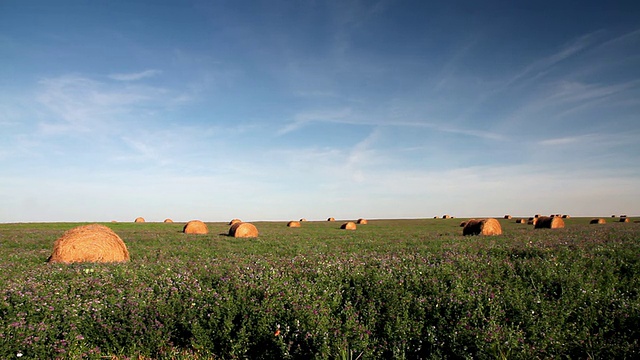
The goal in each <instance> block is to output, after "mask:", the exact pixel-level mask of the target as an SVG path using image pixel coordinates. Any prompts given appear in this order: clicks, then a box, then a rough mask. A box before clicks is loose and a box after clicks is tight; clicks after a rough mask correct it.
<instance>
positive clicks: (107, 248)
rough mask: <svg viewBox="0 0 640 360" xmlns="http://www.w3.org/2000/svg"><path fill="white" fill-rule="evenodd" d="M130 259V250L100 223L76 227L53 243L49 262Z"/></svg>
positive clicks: (120, 260) (119, 260) (118, 260)
mask: <svg viewBox="0 0 640 360" xmlns="http://www.w3.org/2000/svg"><path fill="white" fill-rule="evenodd" d="M123 261H129V250H127V246H126V245H125V244H124V242H123V241H122V239H120V237H119V236H118V235H117V234H116V233H114V232H113V231H112V230H111V229H109V228H108V227H106V226H104V225H100V224H90V225H83V226H78V227H75V228H73V229H71V230H68V231H66V232H65V233H64V234H62V236H61V237H59V238H58V239H57V240H56V241H55V242H54V243H53V252H52V254H51V256H50V257H49V259H47V262H52V263H55V262H61V263H67V264H69V263H73V262H123Z"/></svg>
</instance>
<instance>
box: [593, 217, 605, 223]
mask: <svg viewBox="0 0 640 360" xmlns="http://www.w3.org/2000/svg"><path fill="white" fill-rule="evenodd" d="M606 223H607V220H605V219H603V218H598V219H591V221H589V224H606Z"/></svg>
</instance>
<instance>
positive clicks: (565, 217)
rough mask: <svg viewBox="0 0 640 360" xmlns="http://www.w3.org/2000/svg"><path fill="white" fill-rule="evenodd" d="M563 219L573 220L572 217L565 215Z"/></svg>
mask: <svg viewBox="0 0 640 360" xmlns="http://www.w3.org/2000/svg"><path fill="white" fill-rule="evenodd" d="M562 218H563V219H571V216H570V215H567V214H564V215H562Z"/></svg>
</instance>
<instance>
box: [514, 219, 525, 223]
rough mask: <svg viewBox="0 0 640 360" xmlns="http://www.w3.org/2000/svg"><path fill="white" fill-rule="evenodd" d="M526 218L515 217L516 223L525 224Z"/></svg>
mask: <svg viewBox="0 0 640 360" xmlns="http://www.w3.org/2000/svg"><path fill="white" fill-rule="evenodd" d="M526 223H527V220H525V219H516V224H526Z"/></svg>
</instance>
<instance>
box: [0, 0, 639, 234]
mask: <svg viewBox="0 0 640 360" xmlns="http://www.w3.org/2000/svg"><path fill="white" fill-rule="evenodd" d="M639 139H640V2H637V1H589V0H585V1H565V0H557V1H536V2H531V1H495V0H488V1H481V2H478V1H475V0H469V1H446V2H445V1H427V0H424V1H403V0H398V1H391V0H382V1H373V0H372V1H354V0H335V1H334V0H327V1H321V0H300V1H288V0H287V1H285V0H282V1H281V0H264V1H261V0H258V1H223V0H219V1H215V0H214V1H204V0H202V1H197V0H196V1H193V0H180V1H165V0H157V1H151V0H149V1H107V0H92V1H88V0H84V1H68V0H60V1H49V0H42V1H38V0H28V1H22V0H0V222H40V221H43V222H54V221H82V222H84V221H87V222H91V221H112V220H116V221H133V220H134V219H135V218H136V217H138V216H142V217H144V218H145V219H146V220H147V221H162V220H164V219H165V218H172V219H174V220H175V221H187V220H191V219H200V220H204V221H228V220H230V219H232V218H240V219H243V220H244V221H261V220H264V221H286V220H295V219H299V218H303V217H304V218H307V219H309V220H324V219H326V218H328V217H335V218H336V219H357V218H368V219H376V218H388V219H389V218H431V217H433V216H442V215H444V214H450V215H452V216H455V217H481V216H482V217H484V216H496V217H497V216H500V217H501V216H503V215H504V214H511V215H513V216H532V215H533V214H538V213H540V214H557V213H561V214H570V215H572V216H610V215H612V214H628V215H629V216H632V215H640V208H639V207H640V140H639Z"/></svg>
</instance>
